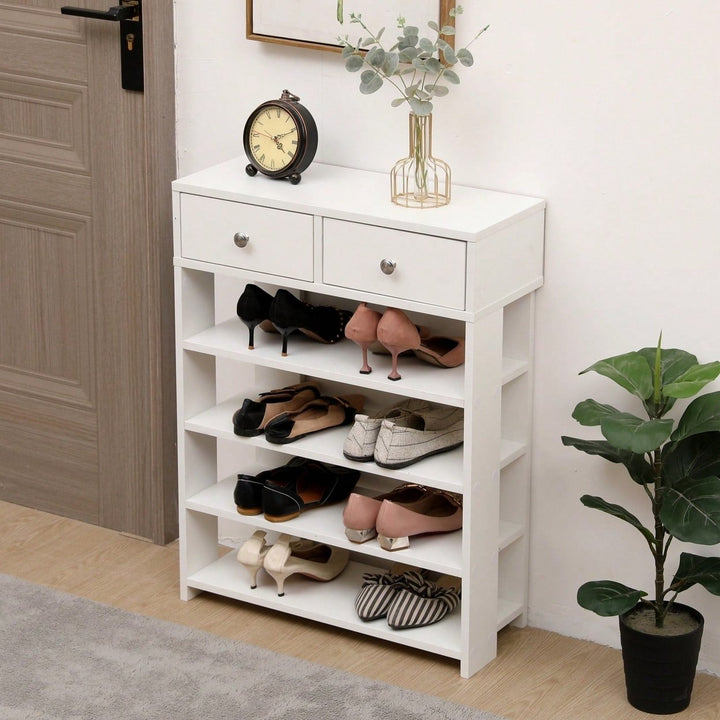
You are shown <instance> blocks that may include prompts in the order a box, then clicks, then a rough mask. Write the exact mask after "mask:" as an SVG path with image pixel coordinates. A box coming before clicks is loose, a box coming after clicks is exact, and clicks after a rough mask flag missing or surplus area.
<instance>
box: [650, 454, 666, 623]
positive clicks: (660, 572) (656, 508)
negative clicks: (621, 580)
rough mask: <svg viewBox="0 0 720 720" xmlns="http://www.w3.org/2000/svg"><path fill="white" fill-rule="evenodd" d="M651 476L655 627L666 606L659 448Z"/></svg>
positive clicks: (663, 621)
mask: <svg viewBox="0 0 720 720" xmlns="http://www.w3.org/2000/svg"><path fill="white" fill-rule="evenodd" d="M653 478H654V480H655V497H654V498H653V502H652V510H653V515H654V516H655V548H654V549H653V555H654V556H655V602H654V606H655V627H659V628H661V627H663V626H664V624H665V615H666V613H667V607H666V606H665V604H664V602H663V595H664V589H665V550H666V548H665V547H664V545H665V526H664V525H663V523H662V520H661V519H660V508H661V507H662V493H663V489H662V457H661V454H660V450H656V451H655V454H654V461H653Z"/></svg>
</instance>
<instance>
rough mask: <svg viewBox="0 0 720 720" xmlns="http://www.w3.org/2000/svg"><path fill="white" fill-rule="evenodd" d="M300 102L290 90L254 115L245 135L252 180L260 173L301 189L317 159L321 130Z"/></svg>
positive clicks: (244, 140)
mask: <svg viewBox="0 0 720 720" xmlns="http://www.w3.org/2000/svg"><path fill="white" fill-rule="evenodd" d="M299 101H300V98H299V97H297V95H293V94H292V93H290V92H288V91H287V90H283V93H282V95H281V97H280V99H279V100H268V101H267V102H264V103H262V104H261V105H259V106H258V107H257V108H255V110H253V112H252V113H251V114H250V117H249V118H248V119H247V122H246V123H245V130H244V131H243V145H244V147H245V154H246V155H247V157H248V160H249V161H250V164H249V165H248V166H247V167H246V168H245V171H246V172H247V174H248V175H250V176H255V175H256V174H257V173H258V172H261V173H262V174H263V175H267V176H268V177H271V178H275V179H278V180H290V182H291V183H292V184H293V185H297V183H299V182H300V179H301V173H303V172H304V171H305V170H306V169H307V168H308V166H309V165H310V163H311V162H312V161H313V158H314V157H315V152H316V150H317V143H318V133H317V126H316V125H315V120H314V119H313V116H312V115H311V114H310V113H309V112H308V110H307V108H305V107H304V106H302V105H301V104H300V102H299Z"/></svg>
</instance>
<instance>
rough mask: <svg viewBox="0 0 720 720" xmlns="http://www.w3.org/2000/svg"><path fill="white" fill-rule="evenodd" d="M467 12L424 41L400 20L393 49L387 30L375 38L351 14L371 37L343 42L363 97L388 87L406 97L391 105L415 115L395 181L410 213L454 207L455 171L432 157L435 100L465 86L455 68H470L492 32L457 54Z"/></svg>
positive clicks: (394, 194)
mask: <svg viewBox="0 0 720 720" xmlns="http://www.w3.org/2000/svg"><path fill="white" fill-rule="evenodd" d="M462 11H463V8H462V6H461V5H458V6H457V7H455V8H453V9H451V10H450V17H449V18H447V20H446V22H445V24H443V25H439V24H438V23H437V22H435V21H434V20H429V21H428V22H427V27H428V28H429V29H430V30H431V31H432V32H431V33H429V37H428V36H421V34H420V28H419V27H417V26H415V25H409V24H408V23H407V22H406V20H405V18H404V17H399V18H398V21H397V27H398V30H399V34H398V35H397V37H396V39H395V42H394V43H392V44H391V45H390V46H388V45H386V44H384V41H383V34H384V32H385V28H380V29H379V30H377V31H376V32H372V31H371V30H370V29H369V28H368V27H367V25H365V22H364V21H363V19H362V15H360V14H357V15H356V14H355V13H351V14H350V22H351V23H354V24H357V25H359V26H360V28H361V29H362V31H363V32H364V33H365V37H362V36H361V37H359V38H358V39H357V41H356V42H354V43H353V42H350V40H349V39H348V37H347V35H346V36H345V37H339V38H338V43H339V44H340V45H341V46H342V54H343V57H344V58H345V68H346V69H347V70H348V71H349V72H359V71H361V70H362V71H363V72H361V73H360V92H361V93H362V94H363V95H369V94H371V93H374V92H377V91H378V90H379V89H380V88H381V87H382V86H383V85H384V84H385V83H386V82H387V83H389V84H390V85H392V86H393V87H394V88H395V89H396V90H397V91H398V93H399V94H400V96H399V97H397V98H395V99H394V100H393V101H392V102H391V103H390V104H391V105H392V106H393V107H400V106H401V105H407V106H408V107H409V109H410V115H409V129H408V137H409V153H408V157H407V158H403V159H402V160H400V161H398V162H397V163H396V164H395V166H394V167H393V169H392V171H391V175H390V181H391V198H392V200H393V202H394V203H396V204H397V205H402V206H405V207H419V208H425V207H439V206H442V205H446V204H447V203H448V202H449V201H450V168H449V166H448V165H447V163H445V162H444V161H442V160H440V159H438V158H435V157H433V155H432V111H433V100H434V99H435V98H440V97H444V96H445V95H447V94H448V93H449V92H450V88H449V86H450V85H457V84H459V83H460V76H459V75H458V74H457V72H455V70H454V69H453V68H455V67H457V66H458V65H463V66H465V67H470V66H471V65H473V63H474V58H473V56H472V53H471V52H470V50H469V47H470V45H472V43H473V42H475V40H477V39H478V37H480V35H482V34H483V33H484V32H485V31H486V30H487V29H488V26H486V27H484V28H483V29H482V30H481V31H480V32H479V33H478V34H477V35H475V37H474V38H473V39H472V40H471V41H470V42H469V43H468V44H467V45H466V46H465V47H464V48H460V49H459V50H455V49H454V48H453V47H452V45H451V44H450V43H449V42H448V38H450V39H451V36H453V35H455V27H454V26H453V24H452V23H453V22H454V19H455V17H456V16H457V15H460V14H461V13H462ZM338 20H339V21H340V22H342V21H343V18H342V6H341V5H340V4H339V3H338Z"/></svg>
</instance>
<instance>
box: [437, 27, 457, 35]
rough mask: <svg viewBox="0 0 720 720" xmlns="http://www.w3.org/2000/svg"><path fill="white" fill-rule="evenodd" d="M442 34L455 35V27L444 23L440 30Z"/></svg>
mask: <svg viewBox="0 0 720 720" xmlns="http://www.w3.org/2000/svg"><path fill="white" fill-rule="evenodd" d="M440 34H441V35H454V34H455V28H454V27H453V26H452V25H443V26H442V29H441V30H440Z"/></svg>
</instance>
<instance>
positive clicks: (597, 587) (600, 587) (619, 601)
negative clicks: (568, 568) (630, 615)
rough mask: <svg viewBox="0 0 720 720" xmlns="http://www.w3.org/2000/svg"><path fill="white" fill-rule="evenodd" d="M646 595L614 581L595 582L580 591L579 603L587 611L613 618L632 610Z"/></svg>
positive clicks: (578, 594) (578, 595) (582, 587)
mask: <svg viewBox="0 0 720 720" xmlns="http://www.w3.org/2000/svg"><path fill="white" fill-rule="evenodd" d="M646 595H647V593H646V592H643V591H642V590H634V589H633V588H631V587H628V586H627V585H623V584H622V583H618V582H614V581H612V580H595V581H593V582H587V583H585V584H584V585H582V586H581V587H580V588H579V589H578V592H577V601H578V605H580V607H583V608H585V609H586V610H592V612H594V613H597V614H598V615H601V616H602V617H612V616H613V615H622V614H623V613H626V612H628V610H632V609H633V608H634V607H635V606H636V605H637V604H638V602H639V601H640V598H642V597H645V596H646Z"/></svg>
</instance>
